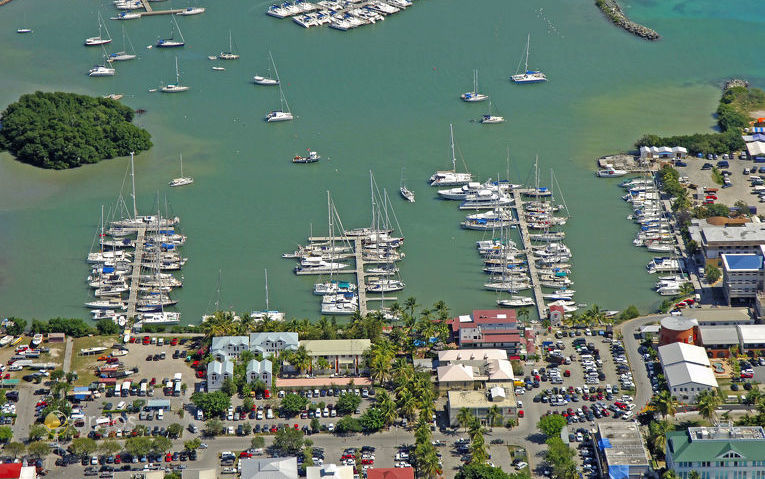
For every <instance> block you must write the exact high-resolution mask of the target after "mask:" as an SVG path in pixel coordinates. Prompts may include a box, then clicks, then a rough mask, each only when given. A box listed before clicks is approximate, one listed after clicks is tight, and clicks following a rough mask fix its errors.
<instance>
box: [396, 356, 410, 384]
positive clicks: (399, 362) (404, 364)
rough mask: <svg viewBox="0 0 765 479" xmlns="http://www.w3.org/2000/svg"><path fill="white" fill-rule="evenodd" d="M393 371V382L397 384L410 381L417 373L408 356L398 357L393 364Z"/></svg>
mask: <svg viewBox="0 0 765 479" xmlns="http://www.w3.org/2000/svg"><path fill="white" fill-rule="evenodd" d="M391 373H392V375H393V383H394V384H396V386H400V385H401V384H404V383H409V382H410V381H411V380H412V379H413V378H414V375H415V371H414V366H412V365H411V364H410V363H409V361H407V360H406V358H397V359H396V360H395V361H394V363H393V366H391Z"/></svg>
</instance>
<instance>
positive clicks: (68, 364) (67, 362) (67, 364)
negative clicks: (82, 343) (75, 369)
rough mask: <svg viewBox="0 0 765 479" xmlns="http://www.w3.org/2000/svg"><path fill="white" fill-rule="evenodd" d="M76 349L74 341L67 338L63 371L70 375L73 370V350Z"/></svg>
mask: <svg viewBox="0 0 765 479" xmlns="http://www.w3.org/2000/svg"><path fill="white" fill-rule="evenodd" d="M73 347H74V340H73V339H72V338H66V349H65V350H64V364H63V365H62V366H61V369H63V371H64V372H65V373H68V372H69V371H70V370H71V369H72V348H73Z"/></svg>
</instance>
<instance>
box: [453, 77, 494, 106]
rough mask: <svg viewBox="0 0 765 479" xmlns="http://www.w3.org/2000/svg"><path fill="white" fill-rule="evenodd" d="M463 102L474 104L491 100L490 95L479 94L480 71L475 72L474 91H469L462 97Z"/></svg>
mask: <svg viewBox="0 0 765 479" xmlns="http://www.w3.org/2000/svg"><path fill="white" fill-rule="evenodd" d="M460 98H461V99H462V101H466V102H468V103H474V102H479V101H484V100H488V99H489V95H484V94H483V93H478V70H473V91H468V92H465V93H463V94H462V95H460Z"/></svg>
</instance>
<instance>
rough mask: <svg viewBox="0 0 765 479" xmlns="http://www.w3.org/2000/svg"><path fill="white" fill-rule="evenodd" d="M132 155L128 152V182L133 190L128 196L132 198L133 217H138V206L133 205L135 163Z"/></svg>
mask: <svg viewBox="0 0 765 479" xmlns="http://www.w3.org/2000/svg"><path fill="white" fill-rule="evenodd" d="M133 155H134V153H133V152H132V151H131V152H130V182H131V183H132V185H133V191H132V192H131V194H130V197H131V198H133V218H137V217H138V208H137V207H136V205H135V165H134V162H133Z"/></svg>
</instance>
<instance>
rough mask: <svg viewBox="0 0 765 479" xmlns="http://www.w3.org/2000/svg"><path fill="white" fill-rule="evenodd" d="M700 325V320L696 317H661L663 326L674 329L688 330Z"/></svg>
mask: <svg viewBox="0 0 765 479" xmlns="http://www.w3.org/2000/svg"><path fill="white" fill-rule="evenodd" d="M698 325H699V322H698V321H697V320H696V319H694V318H686V317H685V316H667V317H666V318H662V319H661V327H662V328H664V329H670V330H672V331H687V330H689V329H691V328H692V327H694V326H698Z"/></svg>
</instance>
